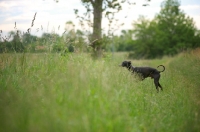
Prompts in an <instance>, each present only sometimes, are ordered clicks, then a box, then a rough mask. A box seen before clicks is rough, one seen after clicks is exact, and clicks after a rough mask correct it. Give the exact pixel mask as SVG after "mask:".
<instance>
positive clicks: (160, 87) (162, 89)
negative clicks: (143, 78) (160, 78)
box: [158, 82, 163, 91]
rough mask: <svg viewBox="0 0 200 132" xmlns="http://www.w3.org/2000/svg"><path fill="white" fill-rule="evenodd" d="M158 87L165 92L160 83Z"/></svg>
mask: <svg viewBox="0 0 200 132" xmlns="http://www.w3.org/2000/svg"><path fill="white" fill-rule="evenodd" d="M158 86H159V87H160V89H161V90H162V91H163V88H162V86H161V85H160V83H159V82H158Z"/></svg>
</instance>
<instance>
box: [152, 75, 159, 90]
mask: <svg viewBox="0 0 200 132" xmlns="http://www.w3.org/2000/svg"><path fill="white" fill-rule="evenodd" d="M152 77H153V78H154V84H155V86H156V90H157V92H159V88H158V86H159V87H160V86H161V85H160V84H159V79H160V75H159V74H154V75H153V76H152Z"/></svg>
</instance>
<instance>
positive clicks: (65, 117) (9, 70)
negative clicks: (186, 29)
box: [0, 53, 200, 132]
mask: <svg viewBox="0 0 200 132" xmlns="http://www.w3.org/2000/svg"><path fill="white" fill-rule="evenodd" d="M125 59H126V55H124V54H117V55H113V56H112V55H108V56H107V57H106V58H103V59H102V60H96V61H94V60H92V59H91V58H90V56H89V55H87V54H68V55H67V56H59V55H58V54H1V55H0V61H1V62H0V67H1V71H0V119H1V120H0V131H2V132H3V131H5V132H13V131H15V132H23V131H24V132H32V131H34V132H44V131H47V132H51V131H52V132H55V131H56V132H59V131H61V132H63V131H66V132H77V131H81V132H83V131H84V132H112V131H114V132H131V131H132V132H140V131H141V132H143V131H147V132H177V131H180V132H183V131H186V132H188V131H200V126H199V124H200V116H199V114H200V113H199V110H200V103H199V99H200V96H199V94H198V93H199V81H198V79H197V78H200V77H199V74H197V73H199V71H200V68H199V62H200V57H199V54H198V55H196V54H195V55H194V54H191V53H185V54H182V55H179V56H177V57H174V58H168V57H166V58H164V59H160V60H159V59H158V60H137V61H136V60H132V63H133V65H135V66H142V65H148V66H152V67H157V65H159V64H163V65H165V66H166V71H165V72H163V73H161V74H162V75H161V76H162V77H161V80H160V83H161V85H162V86H163V87H164V91H163V92H160V93H157V92H156V89H155V86H154V84H153V80H152V79H150V78H148V79H146V80H145V81H138V80H137V79H136V78H135V77H134V76H132V75H131V74H130V72H129V71H128V70H127V69H125V68H121V67H119V66H118V64H120V63H121V62H122V61H123V60H125ZM191 65H192V68H190V67H191Z"/></svg>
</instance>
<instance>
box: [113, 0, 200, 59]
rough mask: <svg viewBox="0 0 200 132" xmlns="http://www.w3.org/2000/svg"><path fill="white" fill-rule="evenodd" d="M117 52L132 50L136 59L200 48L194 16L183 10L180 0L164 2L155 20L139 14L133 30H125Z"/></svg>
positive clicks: (119, 40)
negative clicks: (191, 16)
mask: <svg viewBox="0 0 200 132" xmlns="http://www.w3.org/2000/svg"><path fill="white" fill-rule="evenodd" d="M116 39H118V46H117V51H132V53H131V54H130V56H132V57H134V58H155V57H162V56H164V55H175V54H177V53H179V52H181V51H184V50H187V49H193V48H196V47H200V31H199V30H198V29H197V28H196V27H195V23H194V21H193V19H192V18H190V17H189V16H187V15H186V14H185V13H184V12H183V11H182V10H180V3H179V2H178V1H177V0H167V1H164V2H163V3H162V4H161V11H160V12H159V13H158V14H157V15H156V16H155V18H154V19H153V20H148V19H146V18H145V17H144V16H140V17H139V18H138V20H137V21H135V22H133V29H132V30H128V31H122V35H121V36H120V37H116Z"/></svg>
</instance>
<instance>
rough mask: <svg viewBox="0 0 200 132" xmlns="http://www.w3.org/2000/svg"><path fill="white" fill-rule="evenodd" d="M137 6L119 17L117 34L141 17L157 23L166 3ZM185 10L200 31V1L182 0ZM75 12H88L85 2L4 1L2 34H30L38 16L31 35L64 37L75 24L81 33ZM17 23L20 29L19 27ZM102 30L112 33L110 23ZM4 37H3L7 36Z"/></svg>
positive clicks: (126, 8)
mask: <svg viewBox="0 0 200 132" xmlns="http://www.w3.org/2000/svg"><path fill="white" fill-rule="evenodd" d="M130 1H132V2H136V5H134V6H130V5H128V4H127V5H123V7H122V11H120V13H118V14H117V15H116V18H117V19H118V20H119V21H118V24H120V23H124V25H123V26H121V27H119V28H118V29H117V30H116V33H120V31H121V30H126V29H133V27H132V23H133V21H136V20H137V19H138V17H139V15H144V16H146V17H147V18H148V19H153V18H154V16H155V15H156V14H157V13H159V11H160V5H161V3H162V1H163V0H151V2H149V3H148V4H149V6H145V7H144V6H142V5H143V4H145V3H146V2H145V0H135V1H134V0H130ZM180 2H181V6H180V8H181V10H183V11H184V12H185V14H186V15H188V16H189V17H191V18H193V20H194V22H195V25H196V27H197V28H198V29H200V0H182V1H180ZM74 9H79V12H80V13H84V12H85V8H84V7H83V6H82V4H81V0H59V2H58V3H56V2H55V1H54V0H0V30H2V32H3V33H2V34H3V35H6V34H7V33H8V32H10V31H15V30H20V31H24V32H25V31H27V29H28V28H30V27H31V24H32V20H33V17H34V15H35V13H36V12H37V14H36V17H35V21H34V26H33V27H31V34H33V35H37V36H40V35H41V34H42V33H44V32H47V33H52V32H54V33H57V34H60V35H61V34H62V33H63V32H64V31H65V27H66V25H65V23H66V22H67V21H72V22H73V23H74V25H75V29H81V27H80V24H79V22H78V20H77V19H76V16H75V14H74ZM15 22H16V28H14V27H15ZM102 28H103V29H104V31H106V30H107V29H108V22H107V21H105V19H103V22H102ZM3 35H2V36H3Z"/></svg>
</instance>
